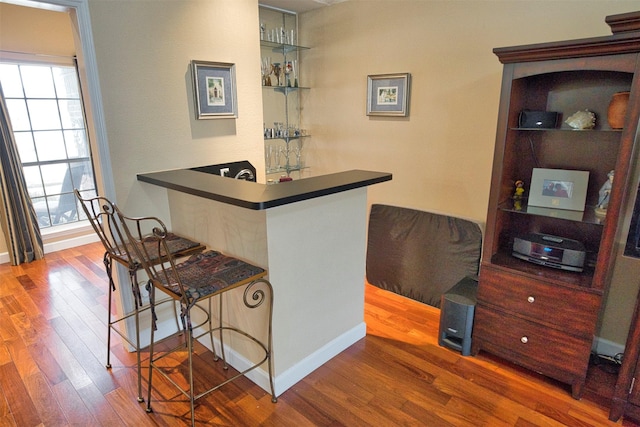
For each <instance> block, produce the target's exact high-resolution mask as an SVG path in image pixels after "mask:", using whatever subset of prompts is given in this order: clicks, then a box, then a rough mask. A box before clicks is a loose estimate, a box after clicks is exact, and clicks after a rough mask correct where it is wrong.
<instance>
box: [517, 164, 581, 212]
mask: <svg viewBox="0 0 640 427" xmlns="http://www.w3.org/2000/svg"><path fill="white" fill-rule="evenodd" d="M588 183H589V172H587V171H574V170H564V169H543V168H534V169H533V173H532V174H531V187H530V190H529V206H540V207H545V208H555V209H567V210H572V211H584V205H585V202H586V199H587V186H588Z"/></svg>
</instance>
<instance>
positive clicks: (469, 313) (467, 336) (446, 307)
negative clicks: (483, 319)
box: [438, 276, 478, 356]
mask: <svg viewBox="0 0 640 427" xmlns="http://www.w3.org/2000/svg"><path fill="white" fill-rule="evenodd" d="M477 292H478V279H477V278H474V277H469V276H467V277H465V278H463V279H462V280H460V281H459V282H458V283H457V284H456V285H455V286H454V287H452V288H451V289H449V290H448V291H447V292H446V293H445V294H443V295H442V298H441V302H440V327H439V331H438V344H439V345H441V346H443V347H448V348H452V349H454V350H458V351H459V352H460V353H461V354H462V355H463V356H469V355H470V354H471V332H472V330H473V316H474V314H475V309H476V294H477Z"/></svg>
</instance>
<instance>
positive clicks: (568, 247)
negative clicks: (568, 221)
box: [512, 233, 586, 272]
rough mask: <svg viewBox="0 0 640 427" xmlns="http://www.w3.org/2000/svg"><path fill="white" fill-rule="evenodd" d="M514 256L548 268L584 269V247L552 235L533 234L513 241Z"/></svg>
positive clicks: (579, 243)
mask: <svg viewBox="0 0 640 427" xmlns="http://www.w3.org/2000/svg"><path fill="white" fill-rule="evenodd" d="M512 255H513V256H514V257H516V258H519V259H522V260H525V261H529V262H532V263H535V264H540V265H544V266H547V267H552V268H558V269H561V270H568V271H577V272H580V271H582V270H583V267H584V260H585V257H586V251H585V248H584V245H583V244H582V243H581V242H579V241H577V240H572V239H567V238H564V237H558V236H553V235H550V234H542V233H531V234H527V235H524V236H520V237H516V238H514V239H513V252H512Z"/></svg>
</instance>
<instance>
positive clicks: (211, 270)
mask: <svg viewBox="0 0 640 427" xmlns="http://www.w3.org/2000/svg"><path fill="white" fill-rule="evenodd" d="M118 217H119V218H120V219H121V221H122V228H123V229H124V230H125V232H126V233H127V237H128V239H129V241H131V242H135V243H136V244H135V245H134V246H133V247H134V248H135V250H136V251H137V252H138V257H139V259H140V260H141V262H142V264H143V266H144V268H145V270H146V272H147V274H148V276H149V284H148V286H149V287H150V290H149V294H150V303H151V309H152V310H154V307H155V305H154V304H155V303H154V301H155V291H156V290H160V291H162V292H163V293H165V294H168V295H169V296H171V297H172V298H174V299H175V300H176V301H179V302H180V306H181V309H182V310H181V315H180V316H181V319H182V323H183V328H184V330H185V334H184V335H183V336H184V337H185V338H184V340H185V342H181V343H179V344H178V345H176V346H175V347H173V348H171V349H169V350H168V351H160V352H158V354H156V349H155V347H154V338H153V335H154V328H152V329H151V344H150V347H149V352H150V356H149V390H148V399H147V412H152V409H151V390H152V378H153V371H154V370H156V371H157V372H158V373H159V374H161V375H162V376H164V377H165V378H166V379H167V380H168V381H169V382H170V383H172V384H173V385H174V386H176V387H177V388H178V389H179V390H180V392H181V393H182V394H184V395H185V396H186V397H187V398H189V402H190V407H191V424H192V425H195V401H196V400H197V399H199V398H201V397H203V396H206V395H207V394H209V393H211V392H212V391H214V390H217V389H218V388H220V387H222V386H223V385H225V384H227V383H229V382H231V381H233V380H235V379H236V378H239V377H241V376H243V375H245V374H246V373H248V372H249V371H251V370H253V369H256V368H257V367H259V366H261V365H262V364H264V363H267V369H268V375H269V386H270V388H271V401H272V402H274V403H275V402H277V397H276V395H275V391H274V385H273V373H272V370H273V367H272V347H271V346H272V329H271V327H272V324H271V319H272V317H273V288H272V286H271V284H270V283H269V281H268V280H267V279H265V276H266V275H267V271H266V270H264V269H263V268H260V267H257V266H254V265H251V264H249V263H247V262H245V261H242V260H239V259H237V258H233V257H230V256H227V255H224V254H222V253H220V252H216V251H206V252H203V253H201V254H198V255H193V256H191V257H190V258H189V259H188V260H186V261H184V262H181V263H177V262H176V260H175V258H174V257H173V256H169V257H167V258H168V259H167V260H166V261H167V262H164V263H162V264H156V263H154V262H152V261H153V256H152V254H153V253H157V252H158V251H160V252H162V253H166V252H167V245H168V243H169V240H168V238H169V233H168V232H167V229H166V227H165V226H164V224H163V223H162V221H160V220H159V219H157V218H154V217H147V218H130V217H126V216H124V215H122V213H121V212H119V211H118ZM152 243H153V245H152ZM242 287H244V292H243V297H242V303H243V304H238V306H239V307H242V305H243V306H244V308H246V309H247V310H257V309H258V308H259V307H261V306H262V309H261V310H262V311H260V312H256V311H253V313H257V315H256V316H254V318H260V325H266V328H267V331H266V335H267V336H266V338H264V339H262V340H260V339H258V338H257V337H256V336H253V335H251V334H250V333H248V332H247V331H246V329H247V328H245V330H243V329H240V327H238V326H237V325H235V326H234V325H231V324H230V321H227V322H225V323H224V324H223V321H222V319H223V308H224V307H223V294H225V293H226V292H229V291H231V290H234V289H238V288H242ZM214 297H218V312H217V316H218V319H219V320H218V322H216V324H215V325H214V324H213V322H212V314H213V312H212V311H211V310H212V303H211V302H212V300H213V299H214ZM205 301H206V302H208V310H205V309H204V307H201V306H200V305H199V304H198V303H200V302H205ZM193 308H198V309H200V310H203V311H205V312H206V315H205V316H203V317H204V318H205V319H204V320H203V321H202V322H200V323H199V324H198V325H193V324H192V316H191V314H192V313H191V312H192V309H193ZM243 312H244V311H243ZM263 313H264V316H265V318H264V319H263V318H262V317H261V316H262V315H263ZM244 314H245V315H246V314H247V312H244ZM246 318H247V317H243V319H246ZM265 322H266V324H265ZM203 326H206V328H205V329H206V330H205V331H204V332H202V330H199V331H198V329H199V328H201V327H203ZM194 329H195V330H197V333H196V335H195V336H194ZM214 332H217V334H216V335H217V337H218V339H219V346H220V347H219V348H220V351H219V353H220V354H219V355H218V353H217V352H216V347H215V343H214ZM225 332H226V333H227V334H236V335H234V336H241V337H244V338H245V341H246V342H247V343H252V344H251V346H252V348H254V347H255V349H256V351H257V352H258V353H259V356H257V357H256V356H255V355H254V356H253V359H254V360H251V361H250V362H248V363H249V364H250V365H251V366H249V367H247V368H246V369H243V370H242V371H241V372H238V373H237V374H235V375H233V376H226V378H225V379H224V380H222V381H221V382H219V383H217V384H215V385H213V386H210V387H209V388H207V389H206V390H204V391H198V392H196V390H195V389H194V381H193V379H194V375H193V374H194V373H193V340H194V339H198V338H201V337H203V336H205V335H207V334H208V335H209V338H210V340H211V348H212V350H213V361H214V362H217V361H218V360H219V359H222V367H223V369H225V370H226V369H228V365H227V362H226V357H225V344H224V334H223V333H225ZM229 336H232V335H229ZM185 344H186V351H187V360H188V372H187V374H186V377H187V378H186V382H187V383H188V388H185V387H183V386H181V385H180V384H178V381H180V382H182V383H184V382H185V379H184V376H183V375H181V374H180V373H179V371H178V370H176V369H175V366H173V365H172V366H169V367H164V368H163V366H162V364H160V363H159V362H160V361H161V360H162V359H163V358H165V357H167V356H169V355H171V354H174V353H175V352H177V351H181V350H182V351H184V350H185ZM258 358H259V359H260V360H259V361H257V362H256V360H255V359H258ZM176 376H177V377H176ZM173 377H176V378H173ZM209 385H210V384H207V386H209Z"/></svg>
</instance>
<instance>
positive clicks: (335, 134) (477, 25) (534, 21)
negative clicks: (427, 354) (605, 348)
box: [300, 0, 640, 344]
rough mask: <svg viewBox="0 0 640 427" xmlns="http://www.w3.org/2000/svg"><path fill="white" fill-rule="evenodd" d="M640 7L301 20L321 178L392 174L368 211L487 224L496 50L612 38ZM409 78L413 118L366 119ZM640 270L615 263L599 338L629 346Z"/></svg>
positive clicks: (390, 9) (379, 4) (414, 11)
mask: <svg viewBox="0 0 640 427" xmlns="http://www.w3.org/2000/svg"><path fill="white" fill-rule="evenodd" d="M639 9H640V1H615V2H613V1H573V0H569V1H559V0H556V1H474V0H467V1H420V0H396V1H394V0H386V1H384V0H367V1H364V0H349V1H347V2H344V3H340V4H336V5H333V6H331V7H327V8H322V9H318V10H316V11H311V12H307V13H304V14H302V15H301V17H300V22H301V28H302V30H303V34H302V36H301V44H303V45H305V46H310V47H312V49H311V50H309V51H308V52H306V53H304V56H303V57H302V61H301V62H302V64H303V69H302V72H303V73H304V72H306V74H303V75H302V82H303V83H305V84H308V85H309V86H311V87H312V90H311V92H310V94H309V96H308V99H307V101H306V104H305V108H304V111H303V115H304V117H303V123H304V124H305V126H306V127H308V128H309V129H310V131H311V134H312V135H313V137H312V138H311V139H310V140H309V143H308V146H307V148H308V155H309V159H308V163H309V164H311V165H312V167H313V169H312V170H313V173H314V174H324V173H328V172H334V171H339V170H344V169H350V168H362V169H371V170H380V171H387V172H392V173H393V181H392V182H390V183H387V184H385V185H377V186H373V187H371V188H370V189H369V202H371V203H385V204H391V205H399V206H406V207H414V208H417V209H422V210H427V211H436V212H442V213H446V214H450V215H456V216H461V217H466V218H470V219H473V220H476V221H482V222H484V220H485V216H486V209H487V202H488V197H489V185H490V176H491V162H492V157H493V147H494V142H495V129H496V117H497V111H498V102H499V99H498V98H499V95H500V80H501V72H502V65H501V64H500V63H499V61H498V59H497V57H496V56H495V55H494V54H493V53H492V49H493V48H495V47H503V46H514V45H522V44H530V43H541V42H547V41H556V40H568V39H576V38H585V37H595V36H602V35H609V34H611V32H610V29H609V27H608V26H607V25H606V24H605V22H604V18H605V16H607V15H611V14H616V13H624V12H631V11H634V10H639ZM402 72H410V73H411V75H412V79H413V81H412V87H411V105H410V116H409V117H408V118H406V119H400V118H373V117H367V116H366V114H365V105H366V79H367V75H369V74H383V73H402ZM639 264H640V261H636V260H630V259H622V258H620V259H619V261H618V262H617V266H616V269H615V271H614V281H613V285H612V288H611V291H610V293H609V299H608V301H607V305H606V310H605V312H604V316H603V324H602V328H601V330H600V333H599V336H601V337H603V338H605V339H606V340H609V341H612V342H614V343H618V344H624V342H625V341H626V333H627V330H628V327H629V319H630V317H631V315H632V313H633V305H634V303H635V299H636V290H637V288H638V283H637V280H633V277H636V278H637V277H638V275H640V265H639Z"/></svg>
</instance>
